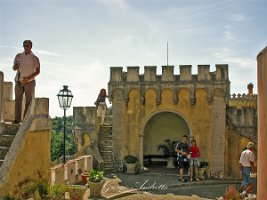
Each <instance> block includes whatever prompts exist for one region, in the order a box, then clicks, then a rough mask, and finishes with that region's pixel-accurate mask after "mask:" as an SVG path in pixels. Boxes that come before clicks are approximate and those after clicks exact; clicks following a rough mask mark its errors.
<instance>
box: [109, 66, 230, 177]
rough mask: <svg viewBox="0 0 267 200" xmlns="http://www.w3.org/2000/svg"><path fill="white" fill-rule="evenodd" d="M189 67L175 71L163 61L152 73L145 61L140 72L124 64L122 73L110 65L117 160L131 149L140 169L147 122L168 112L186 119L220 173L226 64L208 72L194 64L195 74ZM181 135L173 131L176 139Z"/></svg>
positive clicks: (227, 90)
mask: <svg viewBox="0 0 267 200" xmlns="http://www.w3.org/2000/svg"><path fill="white" fill-rule="evenodd" d="M191 68H192V66H191V65H182V66H180V74H179V75H175V74H174V66H162V74H161V75H157V74H156V69H157V68H156V67H155V66H145V70H144V74H139V67H127V72H123V71H122V67H111V71H110V81H109V83H108V87H109V96H110V100H111V101H112V104H113V129H112V130H113V138H114V139H113V144H114V153H115V157H117V158H118V159H119V160H117V163H118V165H120V163H123V157H124V156H126V155H128V154H132V155H135V156H137V157H139V161H140V165H141V169H142V167H143V162H142V161H143V155H144V152H143V146H144V145H149V144H147V143H146V144H145V143H144V137H145V135H146V132H145V130H147V129H146V127H147V124H149V123H150V122H151V118H152V117H155V116H157V114H159V113H162V112H172V113H176V114H177V115H179V116H181V117H182V118H183V120H184V121H186V123H187V125H188V127H189V130H190V133H189V134H190V136H193V137H195V139H196V140H197V142H198V146H199V147H200V149H201V152H202V154H201V155H202V157H203V158H204V159H205V160H206V161H208V162H209V164H210V168H211V169H213V170H214V174H216V173H219V172H224V154H225V151H224V148H225V126H226V119H225V113H226V105H227V103H228V99H229V96H230V95H229V88H230V81H229V79H228V65H216V71H215V72H210V70H209V69H210V66H209V65H199V66H198V74H196V75H195V74H192V73H191ZM214 99H215V101H214ZM168 131H169V128H168V127H167V126H166V128H165V132H162V134H165V135H168ZM181 134H182V133H177V139H180V138H178V137H180V136H181ZM155 137H157V136H155ZM209 138H212V140H210V139H209ZM163 142H164V141H162V143H163ZM215 148H216V151H215ZM213 152H216V154H214V153H213Z"/></svg>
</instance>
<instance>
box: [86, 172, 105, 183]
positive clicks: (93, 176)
mask: <svg viewBox="0 0 267 200" xmlns="http://www.w3.org/2000/svg"><path fill="white" fill-rule="evenodd" d="M102 180H104V172H102V171H99V170H95V169H92V170H90V172H89V181H91V182H101V181H102Z"/></svg>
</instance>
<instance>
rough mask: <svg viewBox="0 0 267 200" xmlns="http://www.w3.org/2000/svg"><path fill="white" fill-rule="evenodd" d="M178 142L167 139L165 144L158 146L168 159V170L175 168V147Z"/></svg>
mask: <svg viewBox="0 0 267 200" xmlns="http://www.w3.org/2000/svg"><path fill="white" fill-rule="evenodd" d="M176 144H177V141H171V140H170V139H166V140H165V143H164V144H160V145H158V151H162V153H163V154H164V156H166V158H167V168H174V158H175V156H176V152H175V147H176Z"/></svg>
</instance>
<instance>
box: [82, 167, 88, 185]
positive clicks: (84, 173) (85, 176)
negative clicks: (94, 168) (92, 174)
mask: <svg viewBox="0 0 267 200" xmlns="http://www.w3.org/2000/svg"><path fill="white" fill-rule="evenodd" d="M81 177H82V182H83V184H84V185H86V184H87V183H88V178H89V173H88V172H87V171H86V170H85V171H84V172H83V173H82V174H81Z"/></svg>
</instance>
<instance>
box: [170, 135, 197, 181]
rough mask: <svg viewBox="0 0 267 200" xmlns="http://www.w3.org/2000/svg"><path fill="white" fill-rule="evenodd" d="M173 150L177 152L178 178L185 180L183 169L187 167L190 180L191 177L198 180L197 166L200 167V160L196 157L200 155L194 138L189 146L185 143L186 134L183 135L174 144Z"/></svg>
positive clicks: (191, 179)
mask: <svg viewBox="0 0 267 200" xmlns="http://www.w3.org/2000/svg"><path fill="white" fill-rule="evenodd" d="M175 151H176V152H177V160H178V167H179V175H180V178H179V180H180V181H182V182H186V181H187V180H186V179H184V169H185V168H187V167H189V174H190V181H193V178H194V179H195V180H196V181H199V177H198V168H199V167H200V161H199V159H198V158H199V156H200V151H199V149H198V147H197V144H196V140H195V139H192V140H191V146H189V145H188V143H187V135H183V137H182V141H181V142H179V143H178V144H177V145H176V147H175Z"/></svg>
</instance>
